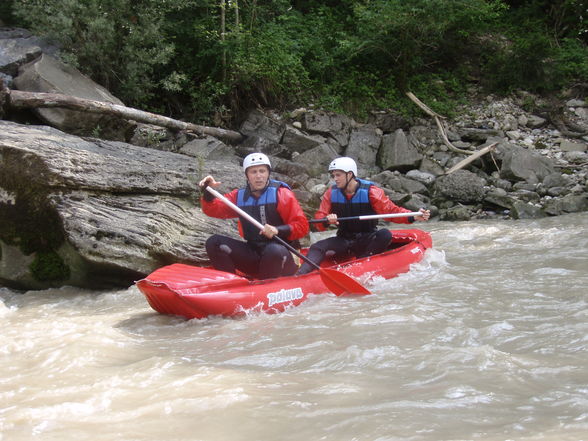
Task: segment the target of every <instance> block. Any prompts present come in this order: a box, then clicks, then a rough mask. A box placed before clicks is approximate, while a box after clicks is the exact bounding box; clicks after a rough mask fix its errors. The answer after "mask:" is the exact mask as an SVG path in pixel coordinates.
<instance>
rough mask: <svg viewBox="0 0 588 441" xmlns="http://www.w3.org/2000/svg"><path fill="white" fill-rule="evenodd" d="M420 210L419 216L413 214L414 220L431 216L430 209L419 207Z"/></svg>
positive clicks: (422, 219)
mask: <svg viewBox="0 0 588 441" xmlns="http://www.w3.org/2000/svg"><path fill="white" fill-rule="evenodd" d="M419 211H420V212H421V215H420V216H415V217H414V218H415V220H418V221H428V220H429V217H430V216H431V211H430V210H425V209H424V208H421V209H420V210H419Z"/></svg>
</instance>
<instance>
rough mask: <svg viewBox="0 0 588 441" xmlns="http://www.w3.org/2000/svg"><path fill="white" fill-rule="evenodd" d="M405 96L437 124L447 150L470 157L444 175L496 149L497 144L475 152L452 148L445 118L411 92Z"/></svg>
mask: <svg viewBox="0 0 588 441" xmlns="http://www.w3.org/2000/svg"><path fill="white" fill-rule="evenodd" d="M406 96H408V98H410V100H411V101H412V102H413V103H415V104H416V105H417V106H419V107H420V108H421V109H422V110H423V111H424V112H425V113H426V114H427V115H429V116H431V117H433V118H434V119H435V123H436V124H437V128H438V129H439V133H440V134H441V138H442V139H443V143H444V144H445V145H446V146H447V148H449V150H451V151H452V152H454V153H461V154H464V155H470V156H469V157H468V158H465V159H464V160H462V161H461V162H459V163H457V164H455V165H454V166H453V167H451V168H450V169H449V170H448V171H446V172H445V174H446V175H448V174H450V173H453V172H455V171H457V170H459V169H461V168H463V167H465V166H466V165H468V164H469V163H470V162H473V161H475V160H476V159H478V158H479V157H480V156H483V155H485V154H486V153H488V152H492V151H494V149H495V148H496V144H497V143H493V144H490V145H489V146H486V147H484V148H483V149H481V150H478V151H476V152H471V151H469V150H463V149H460V148H458V147H456V146H454V145H453V144H452V143H451V141H449V138H448V137H447V129H446V128H445V125H444V124H443V122H442V120H444V119H445V117H444V116H441V115H439V114H438V113H437V112H435V111H433V110H432V109H431V108H430V107H429V106H427V105H426V104H425V103H423V102H422V101H421V100H419V99H418V98H417V97H416V96H415V95H414V94H413V93H412V92H406ZM492 160H494V157H492ZM494 164H495V165H496V161H494ZM496 168H497V169H498V167H496Z"/></svg>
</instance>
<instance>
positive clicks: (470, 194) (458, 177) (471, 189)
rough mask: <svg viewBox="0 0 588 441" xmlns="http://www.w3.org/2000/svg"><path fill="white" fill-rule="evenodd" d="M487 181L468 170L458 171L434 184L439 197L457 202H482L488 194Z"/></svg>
mask: <svg viewBox="0 0 588 441" xmlns="http://www.w3.org/2000/svg"><path fill="white" fill-rule="evenodd" d="M485 185H486V181H484V179H482V178H480V177H479V176H477V175H476V174H474V173H472V172H470V171H467V170H458V171H456V172H454V173H451V174H449V175H446V176H442V177H440V178H438V179H437V180H436V181H435V183H434V184H433V188H434V192H435V195H436V196H437V197H442V198H445V199H449V200H452V201H456V202H463V203H466V204H467V203H472V202H481V201H482V200H483V199H484V195H485V194H486V187H485Z"/></svg>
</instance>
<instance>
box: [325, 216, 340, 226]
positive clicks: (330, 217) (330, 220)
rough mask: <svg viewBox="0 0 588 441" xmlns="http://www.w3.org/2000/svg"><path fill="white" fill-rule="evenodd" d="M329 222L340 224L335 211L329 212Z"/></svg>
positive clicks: (330, 223)
mask: <svg viewBox="0 0 588 441" xmlns="http://www.w3.org/2000/svg"><path fill="white" fill-rule="evenodd" d="M327 222H328V223H329V225H333V224H335V225H339V221H338V220H337V215H336V214H334V213H331V214H328V215H327Z"/></svg>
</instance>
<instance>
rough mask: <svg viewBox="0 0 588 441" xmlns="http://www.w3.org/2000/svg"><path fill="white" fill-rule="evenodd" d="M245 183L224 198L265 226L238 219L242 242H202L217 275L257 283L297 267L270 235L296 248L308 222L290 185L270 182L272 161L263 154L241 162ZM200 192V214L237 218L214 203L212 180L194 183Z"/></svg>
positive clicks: (214, 183) (216, 238)
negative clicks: (224, 273)
mask: <svg viewBox="0 0 588 441" xmlns="http://www.w3.org/2000/svg"><path fill="white" fill-rule="evenodd" d="M243 170H244V172H245V177H246V179H247V184H246V185H245V186H244V187H242V188H238V189H235V190H233V191H231V192H229V193H227V194H225V195H224V196H225V197H226V198H227V199H228V200H230V201H231V202H233V203H234V204H235V205H237V206H238V207H239V208H241V209H242V210H243V211H245V212H247V213H248V214H249V215H250V216H252V217H254V218H255V219H256V220H257V221H258V222H259V223H261V224H262V225H264V228H263V230H261V231H260V230H259V229H257V227H255V226H254V225H252V224H251V223H250V222H248V221H247V220H245V219H241V218H239V225H238V226H239V234H240V235H241V237H243V238H244V239H245V240H246V242H243V241H241V240H237V239H234V238H231V237H227V236H223V235H220V234H214V235H212V236H210V237H209V238H208V240H207V241H206V252H207V253H208V257H209V259H210V261H211V263H212V266H213V267H214V268H216V269H218V270H221V271H227V272H231V273H235V272H236V270H239V271H241V272H242V273H245V274H247V275H249V276H252V277H256V278H259V279H271V278H275V277H280V276H289V275H292V274H294V273H295V272H296V270H297V269H298V265H296V263H295V262H294V258H293V257H292V254H291V253H290V251H288V249H286V247H284V246H283V245H281V244H280V243H279V242H277V241H273V240H271V239H272V238H273V237H274V236H276V235H277V236H278V237H280V238H281V239H283V240H285V241H287V242H289V243H290V245H292V246H294V247H295V248H299V244H298V243H297V242H298V239H300V238H302V237H304V236H306V234H308V229H309V228H308V220H307V219H306V216H305V215H304V212H303V211H302V208H301V207H300V204H299V203H298V200H297V199H296V196H295V195H294V192H292V190H291V189H290V187H289V186H288V185H287V184H285V183H284V182H281V181H276V180H273V179H270V171H271V163H270V160H269V158H268V157H267V156H266V155H264V154H263V153H251V154H250V155H247V156H246V157H245V159H244V160H243ZM199 185H200V188H201V190H202V211H203V212H204V213H205V214H207V215H208V216H212V217H217V218H221V219H228V218H235V217H238V215H237V213H236V212H235V211H233V210H232V209H231V208H230V207H228V206H227V205H225V204H224V203H222V202H221V201H220V200H218V199H215V198H214V196H213V195H211V194H210V193H209V192H208V191H205V188H206V186H208V185H210V186H212V187H218V186H219V185H220V182H217V181H216V180H215V179H214V178H213V177H212V176H206V177H205V178H204V179H202V180H201V181H200V183H199Z"/></svg>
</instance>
